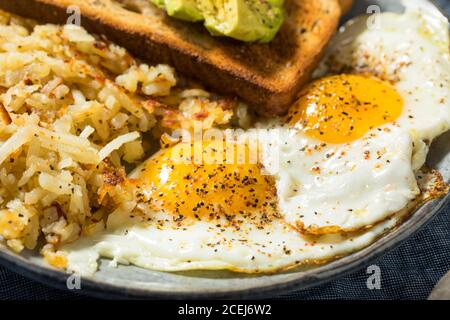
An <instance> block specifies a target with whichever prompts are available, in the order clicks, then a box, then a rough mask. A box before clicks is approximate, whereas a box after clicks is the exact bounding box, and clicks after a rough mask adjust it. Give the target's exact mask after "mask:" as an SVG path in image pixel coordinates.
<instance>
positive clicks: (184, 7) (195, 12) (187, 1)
mask: <svg viewBox="0 0 450 320" xmlns="http://www.w3.org/2000/svg"><path fill="white" fill-rule="evenodd" d="M196 2H197V1H196V0H165V1H164V4H165V7H166V11H167V14H168V15H169V16H171V17H174V18H178V19H181V20H186V21H192V22H196V21H202V20H204V18H203V15H202V12H201V11H200V10H199V9H198V7H197V3H196Z"/></svg>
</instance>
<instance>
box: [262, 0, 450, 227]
mask: <svg viewBox="0 0 450 320" xmlns="http://www.w3.org/2000/svg"><path fill="white" fill-rule="evenodd" d="M405 3H406V5H407V9H406V12H405V13H404V14H401V15H399V14H395V13H383V14H380V15H377V16H375V17H372V18H371V19H374V21H376V25H375V26H371V27H369V26H370V24H369V18H367V17H361V18H357V19H356V20H354V21H351V22H350V23H348V24H347V25H346V26H345V27H343V28H342V30H341V31H340V33H339V34H338V35H337V36H336V38H335V39H334V41H333V42H332V44H331V47H330V49H329V53H328V55H327V56H326V57H325V59H324V61H323V62H322V63H321V66H320V67H319V69H318V70H317V72H316V77H317V79H316V80H315V81H313V82H312V83H311V84H310V85H309V86H307V87H306V88H304V89H303V91H302V92H301V93H300V96H299V99H298V101H297V102H296V103H295V104H294V105H293V106H292V107H291V108H290V111H289V114H288V116H287V117H286V119H284V120H285V122H286V123H287V127H288V128H290V130H286V129H285V128H284V129H281V130H279V132H281V134H279V136H280V138H278V139H276V138H272V139H271V141H275V142H272V143H271V146H269V147H267V146H266V149H267V150H269V151H267V152H265V158H266V159H265V161H263V163H264V165H265V166H266V167H267V168H269V172H270V173H271V174H272V175H274V176H275V179H276V181H277V183H276V186H277V190H278V197H279V204H280V209H281V212H282V214H283V215H284V216H285V217H286V221H287V222H289V223H291V224H292V225H293V226H296V227H297V228H299V229H300V230H301V231H303V232H307V233H312V234H323V233H335V232H349V231H354V230H357V229H361V228H370V227H371V226H372V225H374V224H375V223H377V222H379V221H382V220H383V219H386V218H387V217H389V216H390V215H392V214H393V213H395V212H396V211H398V210H400V209H401V208H403V207H404V206H405V205H406V204H407V203H408V201H411V199H413V198H414V197H415V196H416V195H417V192H418V189H417V186H416V183H415V179H414V171H417V170H418V169H419V168H421V167H422V166H423V164H424V163H425V159H426V155H427V153H428V147H429V145H430V144H431V142H432V141H433V140H434V139H435V138H436V137H437V136H439V135H441V134H442V133H444V132H446V131H447V130H449V129H450V59H449V57H450V54H449V35H448V21H447V20H446V19H445V18H444V17H443V16H442V15H441V14H440V13H438V12H436V11H437V10H436V9H435V8H434V7H433V6H428V5H425V4H423V1H413V2H408V1H407V2H405ZM284 127H286V125H285V126H284ZM283 130H284V132H283ZM273 144H275V145H277V146H276V147H277V150H278V152H277V150H275V151H274V150H273ZM274 155H276V156H277V159H273V157H274ZM278 155H279V156H278ZM272 163H275V164H276V165H275V166H274V165H273V164H272Z"/></svg>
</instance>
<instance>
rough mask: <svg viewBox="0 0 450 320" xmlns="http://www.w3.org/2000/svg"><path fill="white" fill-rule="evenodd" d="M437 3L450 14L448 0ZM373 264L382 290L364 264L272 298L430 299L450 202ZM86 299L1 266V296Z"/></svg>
mask: <svg viewBox="0 0 450 320" xmlns="http://www.w3.org/2000/svg"><path fill="white" fill-rule="evenodd" d="M0 1H1V0H0ZM356 1H358V0H356ZM436 2H437V3H438V4H440V5H441V7H442V8H444V9H445V10H446V12H447V13H448V14H449V15H450V0H436ZM375 264H376V265H377V266H379V267H380V269H381V289H380V290H369V289H368V288H367V284H366V282H367V278H368V277H369V274H367V273H366V270H367V269H366V268H364V269H362V270H360V271H358V272H356V273H354V274H351V275H348V276H345V277H343V278H342V279H340V280H337V281H334V282H331V283H329V284H326V285H323V286H320V287H317V288H313V289H310V290H306V291H301V292H297V293H293V294H290V295H287V296H282V297H274V298H276V299H426V298H427V297H428V295H429V294H430V292H431V290H432V289H433V287H434V286H435V285H436V284H437V282H438V281H439V279H440V278H441V277H442V276H443V275H444V274H445V273H446V272H447V271H450V205H449V206H447V208H446V209H444V210H443V211H442V212H441V213H440V214H438V216H437V217H436V218H435V219H434V220H433V221H432V222H431V223H430V224H429V225H428V226H427V227H425V228H424V229H423V230H422V231H421V232H420V233H418V234H416V235H415V236H413V237H412V238H411V239H410V240H409V241H407V242H406V243H404V244H403V245H402V246H400V247H399V248H397V249H395V250H393V251H391V252H389V253H388V254H386V255H385V256H384V257H383V258H381V259H380V260H378V261H377V262H376V263H375ZM81 293H82V292H81ZM87 298H88V297H87V296H84V295H82V294H76V293H74V292H72V291H68V290H66V291H61V290H57V289H53V288H50V287H47V286H45V285H44V284H41V283H38V282H35V281H32V280H29V279H27V278H24V277H22V276H20V275H18V274H16V273H14V272H12V271H9V270H6V269H4V268H3V267H0V300H19V299H27V300H38V299H51V300H53V299H87Z"/></svg>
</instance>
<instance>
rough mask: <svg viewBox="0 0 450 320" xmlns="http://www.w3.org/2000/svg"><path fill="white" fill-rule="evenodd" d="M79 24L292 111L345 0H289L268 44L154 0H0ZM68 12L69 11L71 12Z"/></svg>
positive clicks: (270, 110)
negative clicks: (228, 34) (179, 14)
mask: <svg viewBox="0 0 450 320" xmlns="http://www.w3.org/2000/svg"><path fill="white" fill-rule="evenodd" d="M69 6H76V7H78V8H79V9H80V12H81V15H82V18H81V23H82V25H83V26H84V27H85V28H86V29H88V30H89V31H90V32H93V33H98V34H104V35H106V36H107V37H108V38H109V39H110V40H111V41H113V42H115V43H117V44H118V45H120V46H123V47H125V48H127V49H128V50H129V51H130V52H131V53H132V54H134V55H135V56H137V57H140V58H142V59H144V60H146V61H148V62H150V63H167V64H169V65H171V66H173V67H175V68H176V69H177V71H178V72H180V73H182V74H184V75H186V76H188V77H194V78H196V79H198V80H200V81H201V82H202V83H203V84H204V85H205V86H206V87H207V88H209V89H212V90H214V91H216V92H218V93H222V94H230V95H235V96H238V97H240V98H241V99H243V100H244V101H246V102H247V103H248V104H249V105H251V106H253V107H254V108H255V110H256V111H257V112H258V113H260V114H264V115H276V114H277V115H278V114H283V113H285V112H286V111H287V108H288V107H289V105H290V103H291V102H292V101H293V100H294V99H295V98H296V94H297V92H298V91H299V89H300V88H301V86H302V85H303V84H304V83H305V82H306V81H308V79H309V76H310V74H311V72H312V70H313V69H314V67H315V66H316V64H317V63H318V61H319V59H320V57H321V55H322V52H323V51H324V48H325V47H326V45H327V44H328V42H329V40H330V39H331V37H332V36H333V34H334V33H335V31H336V29H337V26H338V24H339V19H340V17H341V13H342V12H341V11H342V10H341V7H340V0H286V1H285V11H286V18H285V22H284V24H283V26H282V28H281V30H280V31H279V32H278V34H277V36H276V37H275V39H274V40H273V41H272V42H271V43H269V44H256V43H255V44H248V43H244V42H239V41H236V40H233V39H229V38H223V37H212V36H210V35H209V34H208V32H207V31H206V30H205V29H204V28H203V26H202V25H201V24H195V23H188V22H184V21H180V20H176V19H173V18H171V17H168V16H167V15H166V14H165V12H164V11H163V10H161V9H158V8H157V7H155V6H154V5H153V4H151V3H150V1H149V0H0V9H4V10H6V11H10V12H12V13H15V14H18V15H21V16H25V17H29V18H33V19H37V20H39V21H42V22H49V23H58V24H63V23H67V19H68V16H69V15H70V14H72V13H73V10H69V11H68V10H67V8H68V7H69ZM68 12H69V13H68Z"/></svg>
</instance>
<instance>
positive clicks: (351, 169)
mask: <svg viewBox="0 0 450 320" xmlns="http://www.w3.org/2000/svg"><path fill="white" fill-rule="evenodd" d="M273 130H274V131H273V133H272V134H271V135H270V136H271V138H270V139H267V140H265V142H263V140H262V139H261V140H260V143H261V145H263V150H264V151H263V160H262V163H263V164H264V166H265V168H266V170H267V171H268V173H269V174H271V175H273V176H274V177H275V180H276V186H277V195H278V201H279V207H280V212H281V213H282V215H283V216H284V218H285V221H286V222H288V223H290V224H291V225H293V226H294V227H299V228H301V231H303V232H309V233H318V234H323V233H340V232H348V231H355V230H358V229H361V228H369V227H371V226H372V225H373V224H375V223H377V222H379V221H381V220H383V219H386V218H387V217H389V216H391V215H392V214H394V213H396V212H397V211H399V210H401V209H403V208H404V207H405V206H406V205H407V204H408V202H409V201H410V200H412V199H414V197H415V196H417V195H418V194H419V192H420V191H419V189H418V187H417V182H416V178H415V175H414V172H413V169H412V165H411V161H412V160H411V156H412V147H413V146H412V139H411V135H410V134H409V133H408V132H407V131H405V130H401V129H399V128H396V127H394V126H389V125H387V126H384V127H380V128H378V129H375V130H373V131H371V132H370V133H368V134H367V135H366V136H365V137H364V138H362V139H359V140H356V141H354V142H351V143H346V144H341V145H334V144H325V143H323V142H320V141H318V140H315V139H313V138H310V137H307V136H306V135H304V134H302V133H301V131H299V130H295V129H287V128H280V129H273ZM275 133H276V134H275ZM324 228H327V229H326V230H325V229H324ZM330 228H333V229H330ZM321 229H323V230H321Z"/></svg>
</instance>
